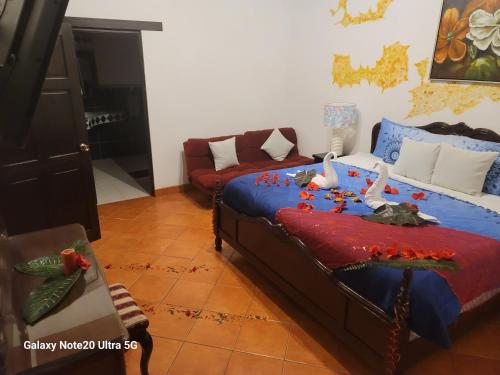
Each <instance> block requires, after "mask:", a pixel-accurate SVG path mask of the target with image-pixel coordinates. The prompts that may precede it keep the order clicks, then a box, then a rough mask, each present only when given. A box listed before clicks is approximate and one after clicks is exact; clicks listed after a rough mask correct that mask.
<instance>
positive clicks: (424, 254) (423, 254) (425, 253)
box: [415, 250, 430, 259]
mask: <svg viewBox="0 0 500 375" xmlns="http://www.w3.org/2000/svg"><path fill="white" fill-rule="evenodd" d="M429 256H430V253H429V252H428V251H425V250H415V257H416V258H417V259H425V258H427V257H429Z"/></svg>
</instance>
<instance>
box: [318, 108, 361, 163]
mask: <svg viewBox="0 0 500 375" xmlns="http://www.w3.org/2000/svg"><path fill="white" fill-rule="evenodd" d="M355 120H356V104H352V103H332V104H326V105H325V126H327V127H329V128H331V129H332V139H331V143H330V151H331V152H335V153H337V155H338V156H341V155H343V152H344V138H345V133H346V129H348V128H349V127H351V126H352V125H354V122H355Z"/></svg>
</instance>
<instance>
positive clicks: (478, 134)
mask: <svg viewBox="0 0 500 375" xmlns="http://www.w3.org/2000/svg"><path fill="white" fill-rule="evenodd" d="M380 125H381V123H380V122H379V123H377V124H375V126H374V127H373V129H372V146H371V150H370V152H373V151H374V150H375V146H376V145H377V140H378V135H379V133H380ZM417 128H419V129H423V130H427V131H428V132H429V133H434V134H444V135H462V136H465V137H469V138H473V139H480V140H481V141H490V142H497V143H500V135H499V134H498V133H496V132H494V131H493V130H491V129H485V128H477V129H472V128H471V127H469V126H467V125H466V124H465V123H464V122H459V123H458V124H455V125H450V124H447V123H446V122H433V123H431V124H428V125H423V126H417Z"/></svg>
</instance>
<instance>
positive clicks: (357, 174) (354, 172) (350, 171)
mask: <svg viewBox="0 0 500 375" xmlns="http://www.w3.org/2000/svg"><path fill="white" fill-rule="evenodd" d="M347 175H348V176H349V177H359V172H358V171H353V170H348V171H347Z"/></svg>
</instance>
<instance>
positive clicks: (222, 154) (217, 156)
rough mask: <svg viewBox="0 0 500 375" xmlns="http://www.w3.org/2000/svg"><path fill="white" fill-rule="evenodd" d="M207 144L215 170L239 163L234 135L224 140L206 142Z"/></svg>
mask: <svg viewBox="0 0 500 375" xmlns="http://www.w3.org/2000/svg"><path fill="white" fill-rule="evenodd" d="M208 146H209V147H210V151H211V152H212V157H213V159H214V164H215V170H216V171H221V170H223V169H226V168H229V167H233V166H235V165H239V164H240V162H239V161H238V156H237V155H236V137H233V138H229V139H226V140H225V141H218V142H208Z"/></svg>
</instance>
